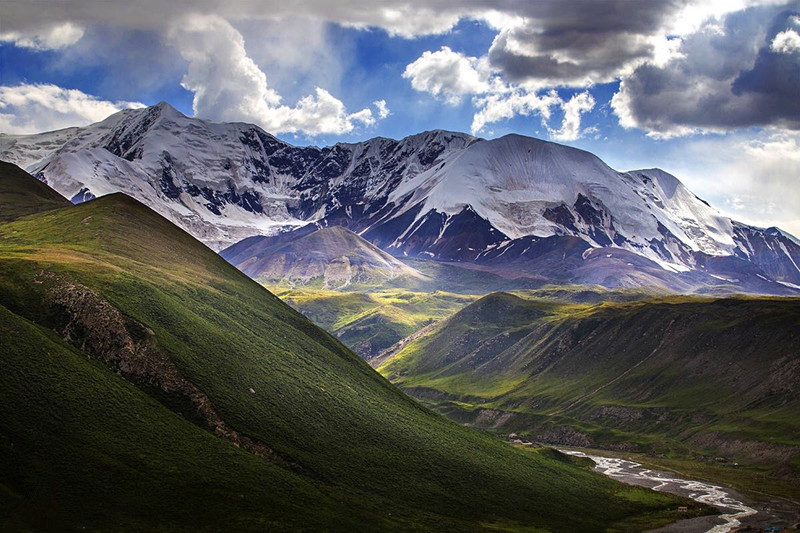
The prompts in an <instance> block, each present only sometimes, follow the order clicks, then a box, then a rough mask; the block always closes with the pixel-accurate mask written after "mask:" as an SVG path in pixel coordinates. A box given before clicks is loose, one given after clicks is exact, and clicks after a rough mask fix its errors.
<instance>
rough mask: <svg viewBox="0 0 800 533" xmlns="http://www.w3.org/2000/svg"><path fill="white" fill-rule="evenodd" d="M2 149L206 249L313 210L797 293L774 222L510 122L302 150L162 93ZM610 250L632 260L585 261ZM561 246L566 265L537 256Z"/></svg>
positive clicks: (511, 262)
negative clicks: (143, 211)
mask: <svg viewBox="0 0 800 533" xmlns="http://www.w3.org/2000/svg"><path fill="white" fill-rule="evenodd" d="M0 159H5V160H8V161H12V162H14V163H17V164H20V165H22V166H24V167H25V169H26V170H28V171H29V172H31V173H33V174H34V175H36V176H37V177H38V178H39V179H41V180H43V181H45V182H46V183H48V184H50V185H51V186H52V187H53V188H55V189H56V190H57V191H59V192H60V193H61V194H63V195H64V196H65V197H67V198H70V199H72V200H73V201H74V202H80V201H83V200H85V199H89V198H94V197H97V196H101V195H104V194H108V193H111V192H117V191H121V192H125V193H126V194H128V195H130V196H133V197H135V198H137V199H139V200H140V201H142V202H143V203H145V204H146V205H148V206H150V207H152V208H153V209H155V210H156V211H158V212H159V213H161V214H162V215H164V216H165V217H167V218H168V219H170V220H171V221H173V222H174V223H176V224H178V225H179V226H181V227H183V228H184V229H186V230H187V231H189V232H190V233H191V234H192V235H194V236H195V237H197V238H198V239H200V240H202V241H203V242H205V243H206V244H207V245H209V246H211V247H212V248H214V249H222V248H224V247H226V246H229V245H231V244H232V243H235V242H237V241H240V240H241V239H243V238H246V237H249V236H254V235H272V234H274V233H276V232H278V231H279V230H286V229H287V228H288V229H291V228H299V227H303V226H306V225H307V224H309V223H318V224H319V225H320V226H323V227H326V226H345V227H347V228H348V229H350V230H351V231H353V232H355V233H357V234H359V235H360V236H362V237H363V238H365V239H366V240H367V241H369V242H371V243H372V244H374V245H375V246H377V247H378V248H381V249H382V250H384V251H387V252H389V253H391V254H392V255H395V256H397V257H415V258H420V259H432V260H436V261H451V262H465V263H474V262H477V263H480V264H482V265H484V266H486V267H491V268H493V269H506V268H509V267H510V268H512V269H514V270H516V271H518V272H521V273H522V274H525V275H538V276H540V277H546V278H547V279H546V280H545V281H563V280H565V279H566V280H568V282H582V280H583V279H586V280H588V281H589V282H590V283H593V282H599V283H602V284H604V285H608V286H612V287H616V286H629V285H633V284H639V285H642V284H652V283H656V284H658V285H659V286H662V287H667V288H671V289H674V290H680V291H700V290H708V289H709V288H711V289H710V290H713V291H719V292H728V293H731V292H743V291H745V292H759V293H770V294H789V293H798V292H800V289H798V287H800V267H798V265H800V245H798V244H797V240H796V239H795V238H793V237H791V236H789V235H788V234H786V233H785V232H782V231H781V230H779V229H778V228H768V229H764V228H756V227H753V226H748V225H746V224H741V223H738V222H736V221H733V220H730V219H729V218H727V217H724V216H722V215H721V214H720V213H718V212H717V211H716V210H715V209H714V208H712V207H711V206H709V205H708V204H707V203H706V202H704V201H703V200H701V199H700V198H698V197H697V196H695V195H694V194H693V193H692V192H691V191H689V190H688V189H687V188H686V187H685V186H684V185H683V184H682V183H681V182H680V181H679V180H678V179H677V178H676V177H675V176H672V175H670V174H668V173H667V172H664V171H662V170H659V169H646V170H635V171H630V172H618V171H616V170H614V169H612V168H610V167H609V166H608V165H606V164H605V163H604V162H603V161H601V160H600V159H599V158H598V157H596V156H594V155H593V154H590V153H588V152H585V151H583V150H578V149H575V148H571V147H568V146H563V145H559V144H556V143H551V142H546V141H542V140H539V139H533V138H529V137H524V136H521V135H506V136H504V137H501V138H498V139H491V140H483V139H477V138H475V137H472V136H470V135H467V134H463V133H456V132H447V131H441V130H436V131H429V132H424V133H420V134H417V135H412V136H409V137H406V138H404V139H401V140H393V139H386V138H375V139H370V140H367V141H364V142H360V143H353V144H344V143H340V144H336V145H334V146H330V147H323V148H317V147H298V146H292V145H290V144H288V143H285V142H283V141H281V140H279V139H277V138H275V137H273V136H272V135H270V134H268V133H266V132H264V131H263V130H261V129H260V128H258V127H256V126H253V125H249V124H242V123H231V124H222V123H213V122H209V121H205V120H200V119H195V118H190V117H186V116H184V115H182V114H181V113H179V112H178V111H176V110H175V109H173V108H172V107H170V106H169V105H168V104H166V103H163V102H162V103H160V104H158V105H156V106H153V107H150V108H146V109H137V110H125V111H121V112H119V113H117V114H115V115H112V116H110V117H108V118H107V119H106V120H104V121H102V122H99V123H97V124H92V125H90V126H86V127H83V128H68V129H65V130H61V131H57V132H48V133H43V134H38V135H22V136H20V135H3V136H0ZM579 249H582V250H581V252H580V253H578V255H574V252H576V251H577V250H579ZM613 250H622V251H623V252H624V253H627V254H628V256H629V257H630V258H631V260H624V261H619V262H617V263H616V264H615V265H614V267H613V268H608V264H607V262H605V261H599V262H597V261H593V260H592V257H591V255H592V254H593V251H598V252H599V254H602V255H606V254H607V253H613ZM583 252H585V253H586V254H588V255H582V253H583ZM543 256H544V257H543ZM558 256H560V257H565V258H566V257H570V262H569V263H568V264H563V265H560V264H553V263H552V262H551V261H550V260H549V258H552V257H558ZM543 262H544V263H546V265H545V266H546V267H547V269H546V272H547V274H546V276H545V275H544V274H543V271H542V270H541V269H540V267H541V266H542V263H543ZM595 270H596V271H595ZM593 280H599V281H593Z"/></svg>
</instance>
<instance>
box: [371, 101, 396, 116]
mask: <svg viewBox="0 0 800 533" xmlns="http://www.w3.org/2000/svg"><path fill="white" fill-rule="evenodd" d="M372 105H374V106H375V109H376V110H377V111H378V118H386V117H388V116H389V115H391V114H392V112H391V111H389V106H387V105H386V100H375V101H374V102H372Z"/></svg>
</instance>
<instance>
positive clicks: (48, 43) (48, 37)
mask: <svg viewBox="0 0 800 533" xmlns="http://www.w3.org/2000/svg"><path fill="white" fill-rule="evenodd" d="M83 33H84V29H83V28H82V27H81V26H78V25H77V24H75V23H73V22H63V23H56V24H49V25H46V26H44V27H39V28H30V29H28V30H27V31H10V32H4V33H0V41H3V42H11V43H14V45H15V46H18V47H20V48H30V49H33V50H59V49H61V48H65V47H67V46H71V45H73V44H75V43H77V42H78V41H79V40H80V39H81V37H83Z"/></svg>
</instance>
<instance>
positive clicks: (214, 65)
mask: <svg viewBox="0 0 800 533" xmlns="http://www.w3.org/2000/svg"><path fill="white" fill-rule="evenodd" d="M169 35H170V38H171V40H172V42H174V43H175V45H176V46H177V47H178V49H179V51H180V53H181V55H182V56H183V58H184V59H185V60H186V61H187V62H188V71H187V73H186V75H185V76H184V77H183V80H182V82H181V84H182V85H183V87H184V88H185V89H186V90H188V91H191V92H193V93H194V99H193V102H192V107H193V110H194V113H195V114H196V115H198V116H202V117H206V118H210V119H213V120H222V121H246V122H255V123H257V124H259V125H260V126H262V127H263V128H265V129H266V130H268V131H270V132H273V133H286V132H289V133H293V132H302V133H305V134H308V135H318V134H323V133H336V134H341V133H347V132H350V131H352V130H353V129H354V128H355V126H356V124H358V123H360V124H363V125H372V124H374V123H375V118H374V117H373V115H372V111H371V110H370V109H368V108H365V109H362V110H360V111H358V112H355V113H348V112H347V110H346V109H345V105H344V103H342V102H341V101H340V100H338V99H337V98H335V97H334V96H333V95H331V94H330V93H329V92H328V91H327V90H325V89H322V88H319V87H317V88H316V89H315V91H314V94H311V95H308V96H305V97H303V98H301V99H300V101H298V103H297V105H295V106H294V107H290V106H287V105H284V104H283V103H282V99H281V96H280V95H279V94H278V93H277V92H276V91H275V90H274V89H272V88H271V87H270V86H269V85H268V83H267V76H266V74H265V73H264V72H263V71H262V70H261V69H260V68H259V67H258V65H256V63H255V62H254V61H253V60H252V58H250V57H249V56H248V55H247V51H246V49H245V43H244V38H243V37H242V35H241V33H240V32H239V31H238V30H236V28H234V27H233V26H232V25H231V24H230V23H229V22H227V21H226V20H225V19H223V18H221V17H219V16H216V15H190V16H186V17H183V18H182V19H181V20H180V21H179V22H178V23H176V24H175V25H174V26H173V27H172V28H171V30H170V32H169Z"/></svg>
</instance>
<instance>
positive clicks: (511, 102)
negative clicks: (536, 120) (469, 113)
mask: <svg viewBox="0 0 800 533" xmlns="http://www.w3.org/2000/svg"><path fill="white" fill-rule="evenodd" d="M473 103H474V104H475V106H476V107H477V108H478V111H477V112H476V113H475V116H474V117H473V119H472V127H471V130H472V132H473V133H478V132H480V131H481V130H482V129H483V128H484V126H486V124H490V123H492V122H498V121H500V120H506V119H510V118H513V117H514V116H516V115H523V116H529V115H532V114H536V115H539V116H540V117H541V119H542V124H544V125H547V121H549V120H550V116H551V108H552V107H554V106H558V105H560V104H561V103H562V100H561V98H559V96H558V93H556V92H555V91H554V90H551V91H548V92H546V93H544V94H541V95H539V94H536V93H535V92H532V91H526V90H523V89H512V90H510V91H509V92H506V91H502V92H493V93H489V94H487V95H483V96H480V97H476V98H475V99H474V100H473Z"/></svg>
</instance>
